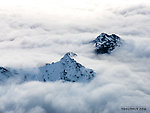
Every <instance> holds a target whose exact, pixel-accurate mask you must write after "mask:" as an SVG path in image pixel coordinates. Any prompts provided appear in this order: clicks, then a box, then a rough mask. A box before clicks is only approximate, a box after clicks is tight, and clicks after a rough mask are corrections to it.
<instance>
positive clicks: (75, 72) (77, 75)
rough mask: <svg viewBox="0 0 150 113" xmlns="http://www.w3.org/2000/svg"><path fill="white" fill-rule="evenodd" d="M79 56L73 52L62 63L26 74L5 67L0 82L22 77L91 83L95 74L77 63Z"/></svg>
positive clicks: (24, 79) (45, 80)
mask: <svg viewBox="0 0 150 113" xmlns="http://www.w3.org/2000/svg"><path fill="white" fill-rule="evenodd" d="M75 56H77V55H76V54H75V53H73V52H68V53H66V54H65V55H64V57H63V58H61V60H60V61H58V62H56V63H52V64H46V65H44V66H42V67H39V68H38V69H39V72H38V73H37V74H35V73H24V72H20V71H18V72H17V70H15V72H16V74H15V73H14V72H12V71H9V70H7V69H5V68H3V67H1V68H0V80H2V81H5V80H7V79H8V78H9V77H16V76H17V77H18V76H20V78H21V81H22V82H24V81H42V82H47V81H57V80H62V81H69V82H88V81H91V80H92V79H93V78H94V76H95V72H94V71H93V70H92V69H87V68H85V67H84V66H82V65H81V64H80V63H78V62H76V61H75V60H74V59H73V57H75Z"/></svg>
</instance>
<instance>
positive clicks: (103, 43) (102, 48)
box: [92, 33, 122, 54]
mask: <svg viewBox="0 0 150 113" xmlns="http://www.w3.org/2000/svg"><path fill="white" fill-rule="evenodd" d="M92 42H93V43H94V44H95V47H96V48H95V51H96V53H98V54H104V53H111V52H112V51H113V50H114V49H115V48H116V47H119V46H120V45H121V44H122V41H121V38H120V37H119V36H117V35H115V34H112V35H108V34H106V33H101V34H100V35H99V36H98V37H97V38H96V39H95V40H93V41H92Z"/></svg>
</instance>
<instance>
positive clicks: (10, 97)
mask: <svg viewBox="0 0 150 113" xmlns="http://www.w3.org/2000/svg"><path fill="white" fill-rule="evenodd" d="M0 6H1V7H0V29H1V31H0V51H1V55H0V65H1V66H6V67H13V68H23V69H26V68H32V67H38V66H41V65H44V63H46V62H53V61H58V60H59V59H60V58H61V57H62V56H63V55H64V54H65V53H66V52H68V51H73V52H75V53H77V54H78V57H77V58H76V60H77V61H79V62H80V63H81V64H83V65H84V66H86V67H88V68H92V69H93V70H94V71H95V72H96V73H97V75H96V77H95V78H94V80H93V81H91V82H90V83H89V84H81V83H61V82H49V83H41V82H28V83H23V84H15V83H12V82H10V83H7V84H6V85H5V86H0V113H123V112H124V111H122V110H121V107H126V106H133V107H136V106H143V107H146V108H147V110H146V111H142V112H143V113H144V112H146V113H148V112H150V111H149V110H150V107H149V105H150V89H149V86H150V82H149V80H150V32H149V31H150V28H149V26H150V21H149V20H150V2H149V1H148V0H138V1H135V0H132V1H131V0H126V1H123V0H111V1H110V0H105V1H101V0H92V1H91V0H83V1H82V2H81V1H79V0H77V1H73V0H64V2H62V1H59V0H56V1H54V0H50V1H48V0H45V1H44V0H36V1H35V0H32V1H31V0H30V1H29V0H26V1H25V0H22V1H19V0H12V1H9V0H5V1H1V4H0ZM101 32H106V33H116V34H117V35H119V36H120V37H121V38H122V39H123V40H124V44H123V46H122V47H121V48H120V49H118V50H116V51H114V53H112V54H111V55H95V54H94V52H93V49H94V48H93V46H92V45H90V44H87V42H89V41H90V40H93V39H95V38H96V36H97V35H99V34H100V33H101ZM30 71H31V70H30ZM125 112H126V111H125ZM128 112H131V113H133V112H135V113H138V112H139V113H141V111H128Z"/></svg>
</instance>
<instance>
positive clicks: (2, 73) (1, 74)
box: [0, 67, 12, 84]
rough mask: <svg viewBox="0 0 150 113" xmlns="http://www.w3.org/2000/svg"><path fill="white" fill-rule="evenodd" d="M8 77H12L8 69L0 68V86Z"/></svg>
mask: <svg viewBox="0 0 150 113" xmlns="http://www.w3.org/2000/svg"><path fill="white" fill-rule="evenodd" d="M9 77H12V73H11V72H10V71H9V70H8V69H6V68H4V67H0V84H1V82H3V81H5V80H7V79H8V78H9Z"/></svg>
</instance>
